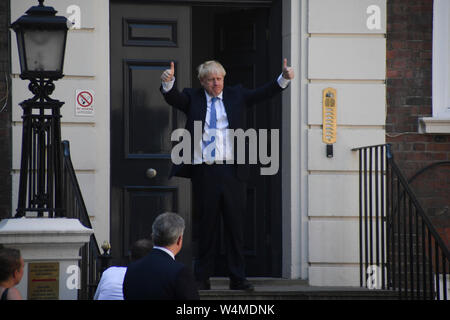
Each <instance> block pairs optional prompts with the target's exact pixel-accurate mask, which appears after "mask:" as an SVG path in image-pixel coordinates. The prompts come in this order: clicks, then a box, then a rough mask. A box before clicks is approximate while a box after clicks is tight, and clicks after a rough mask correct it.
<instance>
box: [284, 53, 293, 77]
mask: <svg viewBox="0 0 450 320" xmlns="http://www.w3.org/2000/svg"><path fill="white" fill-rule="evenodd" d="M294 76H295V75H294V69H293V68H292V67H288V65H287V59H286V58H285V59H284V60H283V78H285V79H286V80H292V79H294Z"/></svg>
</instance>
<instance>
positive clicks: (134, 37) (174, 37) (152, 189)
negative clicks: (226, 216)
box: [111, 2, 192, 264]
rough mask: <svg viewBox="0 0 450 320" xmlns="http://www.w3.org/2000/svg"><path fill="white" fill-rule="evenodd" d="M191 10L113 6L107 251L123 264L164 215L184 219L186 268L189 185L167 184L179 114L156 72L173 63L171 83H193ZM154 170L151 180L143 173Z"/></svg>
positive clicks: (177, 181)
mask: <svg viewBox="0 0 450 320" xmlns="http://www.w3.org/2000/svg"><path fill="white" fill-rule="evenodd" d="M189 26H190V7H188V6H166V7H165V6H156V5H149V4H126V3H120V2H112V3H111V245H112V249H111V252H112V254H113V258H114V260H115V263H118V264H125V263H126V262H127V259H128V255H129V247H130V245H131V244H132V243H133V242H134V241H136V240H138V239H140V238H144V237H147V238H148V237H150V235H151V225H152V223H153V220H154V219H155V217H156V216H157V215H158V214H160V213H162V212H165V211H173V212H177V213H178V214H180V215H181V216H182V217H183V218H184V219H185V222H186V232H185V242H184V248H183V250H182V253H180V256H179V257H178V258H179V259H180V260H182V261H183V262H185V263H187V264H190V263H191V260H192V257H191V255H192V252H191V241H190V237H191V233H190V230H191V200H190V199H191V197H190V194H191V190H190V182H189V181H187V180H184V179H179V178H173V179H171V180H168V175H169V170H170V167H171V160H170V152H171V148H172V143H171V140H170V135H171V133H172V131H173V130H174V129H175V128H178V127H183V126H184V115H183V114H181V113H180V112H178V111H176V109H174V108H172V107H170V106H168V105H167V103H166V102H165V101H164V99H163V97H162V95H161V93H160V92H159V87H160V84H161V82H160V81H161V80H160V77H161V73H162V72H163V71H164V70H165V69H167V68H169V66H170V62H171V61H174V62H175V63H176V77H177V82H176V84H175V85H176V86H179V87H180V88H184V87H189V86H190V79H191V77H190V76H191V67H190V65H191V59H190V52H191V48H190V44H191V38H190V37H191V34H190V32H189ZM150 168H151V169H154V170H156V176H155V177H152V178H149V176H148V175H147V170H148V169H150Z"/></svg>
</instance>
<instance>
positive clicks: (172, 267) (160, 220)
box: [123, 212, 199, 300]
mask: <svg viewBox="0 0 450 320" xmlns="http://www.w3.org/2000/svg"><path fill="white" fill-rule="evenodd" d="M183 232H184V220H183V218H182V217H180V216H179V215H177V214H175V213H170V212H167V213H163V214H161V215H159V216H158V217H156V219H155V221H154V222H153V225H152V239H153V243H154V246H153V249H152V250H151V251H150V253H149V254H148V255H146V256H145V257H144V258H142V259H140V260H138V261H136V262H134V263H131V264H130V265H129V266H128V269H127V272H126V274H125V278H124V281H123V295H124V299H125V300H198V299H199V295H198V291H197V286H196V283H195V280H194V276H193V274H192V272H191V271H190V270H189V269H188V268H187V267H186V266H185V265H183V264H182V263H179V262H177V261H175V256H176V254H177V253H178V252H180V250H181V247H182V246H183Z"/></svg>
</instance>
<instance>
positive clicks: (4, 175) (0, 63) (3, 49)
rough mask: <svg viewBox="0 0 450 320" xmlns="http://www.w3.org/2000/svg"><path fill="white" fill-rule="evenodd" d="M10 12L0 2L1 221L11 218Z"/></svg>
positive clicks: (5, 2) (6, 2)
mask: <svg viewBox="0 0 450 320" xmlns="http://www.w3.org/2000/svg"><path fill="white" fill-rule="evenodd" d="M9 12H10V10H9V0H8V1H0V219H1V218H5V217H9V216H11V154H12V151H11V148H12V141H11V90H10V89H11V83H10V80H9V75H10V64H11V63H10V54H9V32H8V27H9V19H10V18H9ZM5 76H7V79H5ZM7 82H8V83H7ZM7 89H9V90H7ZM7 91H9V92H7ZM5 102H6V106H5ZM4 106H5V108H4V109H3V107H4ZM2 109H3V110H2Z"/></svg>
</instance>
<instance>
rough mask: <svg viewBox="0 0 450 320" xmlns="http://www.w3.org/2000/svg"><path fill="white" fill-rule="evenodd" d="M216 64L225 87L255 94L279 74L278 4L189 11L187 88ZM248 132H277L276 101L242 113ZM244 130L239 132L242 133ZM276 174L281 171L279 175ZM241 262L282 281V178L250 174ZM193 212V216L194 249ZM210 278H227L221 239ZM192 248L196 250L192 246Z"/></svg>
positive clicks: (278, 109) (254, 171) (278, 108)
mask: <svg viewBox="0 0 450 320" xmlns="http://www.w3.org/2000/svg"><path fill="white" fill-rule="evenodd" d="M211 59H215V60H218V61H220V62H221V63H222V64H223V65H224V67H225V69H226V71H227V75H226V77H225V85H228V86H233V85H237V84H242V85H243V86H244V87H247V88H255V87H258V86H261V85H263V84H265V83H266V82H268V81H271V80H274V79H276V77H278V75H279V74H280V72H281V60H282V57H281V4H275V5H273V6H272V7H231V6H229V7H227V6H222V7H218V6H203V7H202V6H199V7H193V8H192V71H193V72H192V86H194V87H199V86H200V84H199V81H198V79H197V73H196V68H197V66H198V65H200V64H201V63H202V62H204V61H206V60H211ZM246 123H247V128H255V129H281V97H277V98H274V99H273V100H272V101H268V102H266V103H261V104H258V105H255V106H253V107H252V108H250V109H248V110H247V114H246ZM247 128H243V129H244V130H245V129H247ZM279 172H281V168H280V170H279ZM247 199H248V200H247V212H246V217H245V257H246V269H247V275H248V276H281V264H282V261H281V255H282V254H281V174H280V173H279V174H277V175H275V176H261V175H260V171H259V167H258V166H255V167H254V168H252V173H251V179H250V180H249V182H248V186H247ZM195 225H196V224H195V212H193V226H194V233H193V239H194V243H195V240H196V234H197V233H198V232H201V230H195ZM220 239H221V241H218V249H217V251H218V252H220V257H219V259H216V266H215V272H216V275H218V276H226V275H227V270H226V267H225V266H226V265H227V264H226V261H225V255H224V253H225V247H224V241H223V240H222V234H221V235H220ZM194 248H195V246H194Z"/></svg>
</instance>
